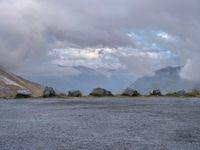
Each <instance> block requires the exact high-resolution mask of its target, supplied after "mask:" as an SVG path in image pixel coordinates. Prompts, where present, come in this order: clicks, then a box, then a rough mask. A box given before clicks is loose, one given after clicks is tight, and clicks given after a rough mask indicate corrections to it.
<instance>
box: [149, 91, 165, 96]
mask: <svg viewBox="0 0 200 150" xmlns="http://www.w3.org/2000/svg"><path fill="white" fill-rule="evenodd" d="M150 95H151V96H162V93H161V91H160V90H152V91H151V92H150Z"/></svg>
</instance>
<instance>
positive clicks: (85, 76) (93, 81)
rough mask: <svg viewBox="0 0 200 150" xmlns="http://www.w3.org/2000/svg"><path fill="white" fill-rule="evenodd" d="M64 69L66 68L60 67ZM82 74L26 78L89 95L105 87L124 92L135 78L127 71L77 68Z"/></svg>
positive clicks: (62, 89) (60, 89)
mask: <svg viewBox="0 0 200 150" xmlns="http://www.w3.org/2000/svg"><path fill="white" fill-rule="evenodd" d="M60 67H64V66H60ZM75 69H76V70H78V71H79V72H80V73H79V74H77V75H73V76H66V75H64V76H50V75H49V76H24V77H26V78H27V79H30V80H33V81H36V82H38V83H41V84H43V85H48V86H52V87H54V88H55V89H57V90H59V91H62V92H65V93H66V92H67V91H69V90H81V91H82V92H83V93H84V94H89V93H90V92H91V91H92V89H94V88H97V87H103V88H106V89H108V90H111V91H113V92H114V93H119V92H122V91H123V90H124V89H125V88H126V87H127V86H128V85H130V83H131V82H134V81H135V77H134V76H133V75H131V74H129V73H128V72H127V71H124V70H122V71H116V70H107V69H104V68H101V69H98V70H94V69H91V68H87V67H83V66H77V67H75Z"/></svg>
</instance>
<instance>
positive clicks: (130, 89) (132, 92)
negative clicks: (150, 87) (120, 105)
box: [122, 88, 140, 96]
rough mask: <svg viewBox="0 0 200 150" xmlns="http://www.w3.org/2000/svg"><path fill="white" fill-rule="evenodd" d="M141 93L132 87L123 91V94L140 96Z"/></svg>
mask: <svg viewBox="0 0 200 150" xmlns="http://www.w3.org/2000/svg"><path fill="white" fill-rule="evenodd" d="M139 95H140V94H139V93H138V91H137V90H134V89H132V88H127V89H126V90H125V91H124V92H123V93H122V96H139Z"/></svg>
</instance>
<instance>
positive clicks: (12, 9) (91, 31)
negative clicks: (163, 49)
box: [0, 0, 200, 76]
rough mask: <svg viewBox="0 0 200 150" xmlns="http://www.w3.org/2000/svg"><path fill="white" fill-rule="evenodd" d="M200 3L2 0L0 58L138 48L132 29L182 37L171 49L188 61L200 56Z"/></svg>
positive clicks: (16, 62)
mask: <svg viewBox="0 0 200 150" xmlns="http://www.w3.org/2000/svg"><path fill="white" fill-rule="evenodd" d="M199 7H200V2H199V1H198V0H168V1H166V0H140V1H138V0H67V1H66V0H59V1H56V0H48V1H39V0H17V1H16V0H0V12H1V13H0V64H1V65H2V66H7V67H10V68H13V67H14V68H16V67H17V66H21V65H23V64H24V63H30V64H34V63H35V64H37V63H41V62H44V61H46V60H47V61H48V59H49V58H48V57H47V53H48V51H50V50H52V49H54V48H57V49H58V48H67V47H73V48H79V49H81V48H87V47H90V48H96V47H97V48H98V47H109V48H118V47H121V48H123V47H124V48H126V47H129V48H130V47H132V48H137V47H136V46H135V41H134V40H133V39H131V38H130V37H129V36H128V35H127V32H131V31H136V30H141V31H142V30H149V31H158V30H163V31H165V32H167V33H170V34H172V35H174V36H177V37H179V41H178V42H177V43H176V44H174V45H173V46H171V47H170V48H171V49H170V50H171V51H172V52H173V53H175V54H177V55H178V56H180V58H181V60H182V63H183V64H184V63H187V60H189V59H191V58H193V56H194V55H195V56H200V54H199V44H198V43H200V35H199V34H198V33H200V8H199ZM128 58H129V59H131V58H130V56H129V57H128ZM136 60H137V59H136ZM195 61H198V60H196V59H195ZM131 62H132V63H134V62H133V61H131ZM122 63H123V62H122ZM136 64H138V63H136ZM190 64H194V65H195V63H191V62H190ZM133 66H134V65H133ZM141 67H142V66H141ZM185 76H188V75H185Z"/></svg>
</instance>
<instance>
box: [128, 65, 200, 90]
mask: <svg viewBox="0 0 200 150" xmlns="http://www.w3.org/2000/svg"><path fill="white" fill-rule="evenodd" d="M181 69H182V66H174V67H173V66H168V67H165V68H162V69H159V70H156V71H155V74H154V75H152V76H144V77H141V78H139V79H137V80H136V81H135V82H134V83H133V84H131V85H130V87H131V88H134V89H136V90H138V91H139V92H141V93H142V94H148V93H149V92H150V91H151V90H154V89H159V90H161V91H162V92H163V93H169V92H176V91H179V90H185V91H191V90H193V89H195V88H197V89H199V88H200V83H199V82H194V81H190V80H186V79H183V78H182V77H181V76H180V74H179V73H180V71H181Z"/></svg>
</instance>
